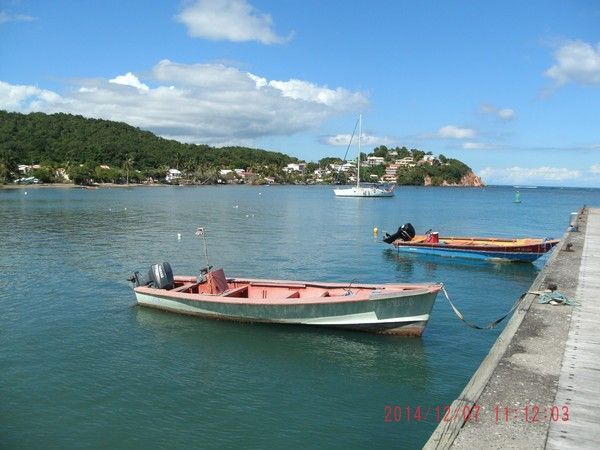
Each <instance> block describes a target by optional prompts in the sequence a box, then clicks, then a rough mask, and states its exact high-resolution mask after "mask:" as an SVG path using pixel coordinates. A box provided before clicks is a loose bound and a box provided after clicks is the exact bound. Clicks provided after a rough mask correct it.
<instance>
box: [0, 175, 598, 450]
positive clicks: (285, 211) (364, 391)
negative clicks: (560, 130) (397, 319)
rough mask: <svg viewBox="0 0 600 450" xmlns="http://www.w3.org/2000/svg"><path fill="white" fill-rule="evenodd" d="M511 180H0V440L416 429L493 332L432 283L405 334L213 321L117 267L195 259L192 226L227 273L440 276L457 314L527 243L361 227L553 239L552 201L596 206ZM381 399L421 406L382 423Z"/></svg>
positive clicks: (363, 440)
mask: <svg viewBox="0 0 600 450" xmlns="http://www.w3.org/2000/svg"><path fill="white" fill-rule="evenodd" d="M514 191H515V190H514V189H513V188H501V187H488V188H485V189H460V188H456V189H454V188H453V189H448V188H446V189H444V188H405V187H402V188H399V189H398V191H397V194H396V197H395V198H393V199H342V198H335V197H334V196H333V193H332V191H331V188H328V187H275V186H274V187H230V186H228V187H194V188H184V187H164V188H132V189H126V188H122V189H100V190H97V191H86V190H78V189H28V190H20V189H19V190H0V446H2V447H19V448H40V447H121V448H123V447H128V448H131V447H139V448H152V447H178V448H182V447H212V448H227V447H245V448H266V447H278V448H282V447H317V446H318V447H325V448H331V447H337V448H341V447H348V446H352V447H358V446H359V447H400V448H402V447H405V448H409V447H415V446H420V445H422V444H423V443H424V442H425V441H426V440H427V438H428V436H429V435H430V434H431V432H432V431H433V429H434V427H435V426H436V424H437V420H436V415H435V408H436V407H441V408H443V406H444V405H448V404H450V402H451V401H452V400H453V399H454V398H456V397H457V395H458V394H459V393H460V391H461V390H462V389H463V387H464V385H465V384H466V382H467V381H468V380H469V378H470V377H471V375H472V373H473V372H474V370H475V369H476V368H477V366H478V365H479V363H480V362H481V360H482V359H483V358H484V357H485V355H486V354H487V352H488V350H489V348H490V347H491V345H492V344H493V342H494V340H495V339H496V337H497V335H498V334H499V332H500V329H496V330H492V331H478V330H474V329H470V328H468V327H466V326H465V325H464V324H463V323H461V322H459V321H458V320H457V319H456V318H455V316H454V315H453V314H452V312H451V310H450V308H449V306H448V304H447V303H446V302H445V300H444V299H443V297H442V296H438V301H437V303H436V306H435V308H434V311H433V316H432V318H431V320H430V323H429V325H428V328H427V329H426V332H425V334H424V336H423V337H422V338H421V339H418V338H402V337H384V336H376V335H370V334H362V333H357V332H344V331H337V330H324V329H312V328H305V327H294V326H276V325H248V324H234V323H227V322H213V321H207V320H202V319H197V318H190V317H185V316H179V315H175V314H169V313H163V312H160V311H153V310H147V309H142V308H139V307H134V306H132V305H133V303H134V296H133V293H132V290H131V287H130V285H129V283H128V282H127V281H126V278H127V277H128V276H129V275H130V274H131V273H132V271H133V270H134V269H143V270H146V269H147V267H148V266H149V265H150V264H151V263H154V262H160V261H169V262H170V263H171V265H172V266H173V268H174V271H175V272H176V273H178V274H196V273H197V272H198V269H199V268H200V267H201V266H203V265H204V258H203V249H202V244H201V241H200V240H199V239H198V238H196V237H195V236H194V231H195V230H196V227H198V226H204V227H205V230H206V232H207V236H208V241H209V258H210V262H211V264H214V265H217V266H223V267H224V268H225V270H226V273H227V274H229V275H239V276H252V277H268V278H283V279H300V280H334V281H342V282H345V281H348V282H351V281H358V282H425V281H438V282H444V283H445V284H446V286H447V289H448V291H449V293H450V296H451V297H452V298H453V300H454V301H455V302H456V304H457V305H458V306H459V308H461V309H462V310H463V312H464V314H465V315H466V317H467V318H468V319H470V320H472V321H475V322H479V323H484V322H488V321H491V320H493V319H495V318H496V317H498V316H499V315H501V314H502V313H504V312H505V311H506V310H508V309H509V308H510V306H511V305H512V303H513V302H514V301H515V299H516V298H517V297H518V296H519V295H520V294H521V293H522V292H523V291H525V290H527V288H528V287H529V285H530V284H531V282H532V281H533V279H534V278H535V276H536V274H537V273H538V271H539V270H540V268H541V267H542V266H543V263H544V261H545V259H542V260H541V261H540V262H538V263H536V264H534V265H531V264H513V265H509V264H499V265H498V264H497V265H494V264H489V263H468V262H459V261H449V260H444V259H439V258H438V259H432V258H423V257H415V256H408V257H402V256H399V255H398V254H396V253H395V252H394V251H391V250H389V249H388V248H387V247H386V246H385V245H384V244H382V243H380V242H375V241H374V239H373V235H372V230H373V227H374V226H377V227H379V229H380V230H387V231H389V232H393V231H395V230H396V229H397V227H398V226H399V225H402V224H403V223H405V222H408V221H410V222H412V223H413V225H414V226H415V228H416V229H417V231H418V232H423V231H425V230H426V229H429V228H433V229H436V230H439V231H440V232H441V233H443V234H455V235H458V234H462V235H471V234H472V235H495V236H513V235H518V236H539V237H560V236H562V234H563V233H564V231H565V229H566V227H567V225H568V220H569V213H570V212H572V211H575V210H577V208H579V207H580V206H581V205H583V204H588V205H599V204H600V191H599V190H590V189H545V188H538V189H522V190H521V199H522V203H521V204H514V203H513V202H512V200H513V198H514ZM25 192H27V195H25ZM178 233H181V241H178V239H177V234H178ZM386 405H391V406H394V405H398V406H402V407H403V408H406V406H410V407H411V408H413V410H414V408H416V407H417V406H421V408H422V414H423V416H424V415H425V411H426V409H427V408H429V409H430V412H429V415H428V417H427V418H426V419H425V418H424V417H422V418H421V420H420V421H418V420H414V418H413V420H411V422H410V423H408V422H407V421H406V420H405V417H403V418H402V420H401V421H400V422H398V423H395V422H393V421H392V422H391V423H386V422H385V421H384V419H385V407H386ZM482 406H483V408H484V409H483V410H482V413H485V408H486V407H487V408H488V409H489V411H491V410H492V408H493V405H482ZM489 413H490V414H491V412H489Z"/></svg>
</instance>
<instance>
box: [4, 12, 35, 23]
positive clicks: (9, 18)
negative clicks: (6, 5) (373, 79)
mask: <svg viewBox="0 0 600 450" xmlns="http://www.w3.org/2000/svg"><path fill="white" fill-rule="evenodd" d="M32 20H35V17H31V16H26V15H24V14H9V13H7V12H5V11H0V24H3V23H6V22H31V21H32Z"/></svg>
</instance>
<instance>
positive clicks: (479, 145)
mask: <svg viewBox="0 0 600 450" xmlns="http://www.w3.org/2000/svg"><path fill="white" fill-rule="evenodd" d="M490 147H491V145H490V144H486V143H484V142H464V143H463V148H464V149H465V150H480V149H483V148H490Z"/></svg>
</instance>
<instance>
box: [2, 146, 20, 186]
mask: <svg viewBox="0 0 600 450" xmlns="http://www.w3.org/2000/svg"><path fill="white" fill-rule="evenodd" d="M15 147H16V145H15V143H14V142H8V143H7V142H5V143H2V144H0V181H1V182H2V183H8V182H10V181H11V180H12V179H13V178H14V174H16V173H17V172H18V171H19V168H18V165H17V163H16V158H15Z"/></svg>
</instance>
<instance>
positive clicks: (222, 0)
mask: <svg viewBox="0 0 600 450" xmlns="http://www.w3.org/2000/svg"><path fill="white" fill-rule="evenodd" d="M175 19H176V20H177V21H179V22H181V23H183V24H184V25H185V26H186V27H187V29H188V34H189V35H190V36H193V37H199V38H205V39H211V40H215V41H217V40H228V41H233V42H245V41H258V42H262V43H263V44H280V43H284V42H286V41H288V40H289V39H290V38H291V36H290V37H281V36H278V35H277V34H276V33H275V32H274V31H273V29H272V27H273V19H272V18H271V16H270V15H269V14H262V13H260V12H259V11H257V10H256V9H255V8H254V7H253V6H252V5H250V4H249V3H248V2H246V0H197V1H196V2H195V3H193V4H191V5H189V6H188V7H186V8H185V9H184V10H183V11H181V13H180V14H178V15H177V16H176V17H175Z"/></svg>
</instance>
